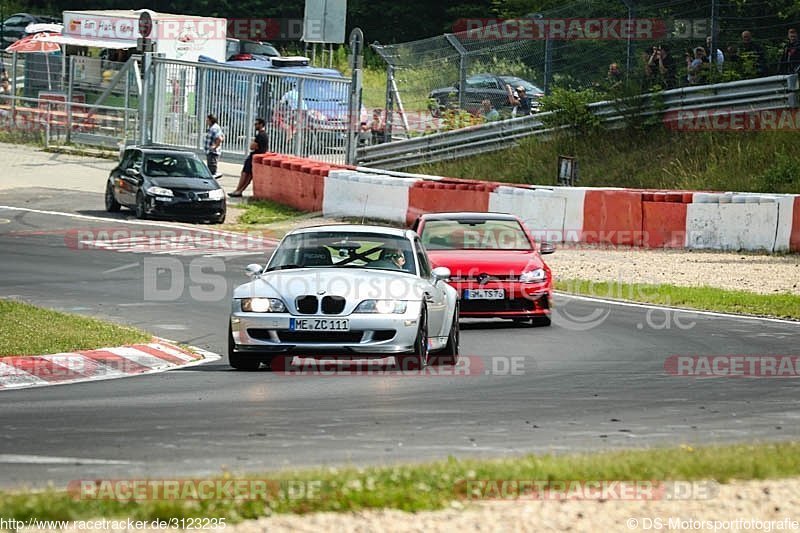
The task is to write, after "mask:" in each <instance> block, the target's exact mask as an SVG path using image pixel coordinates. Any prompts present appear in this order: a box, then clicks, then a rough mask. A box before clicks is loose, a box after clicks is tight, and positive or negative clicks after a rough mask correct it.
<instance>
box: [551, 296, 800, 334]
mask: <svg viewBox="0 0 800 533" xmlns="http://www.w3.org/2000/svg"><path fill="white" fill-rule="evenodd" d="M555 292H556V294H558V295H559V296H562V297H564V298H569V299H572V300H584V301H587V302H602V303H606V304H609V305H616V306H620V307H639V308H642V309H658V310H659V311H674V312H676V313H689V314H694V315H701V316H713V317H718V318H732V319H737V320H759V321H766V322H775V323H778V324H791V325H793V326H800V321H798V320H786V319H783V318H767V317H760V316H751V315H736V314H732V313H720V312H716V311H700V310H697V309H687V308H685V307H668V306H665V305H654V304H643V303H636V302H623V301H619V300H608V299H605V298H597V297H593V296H578V295H575V294H567V293H564V292H561V291H555Z"/></svg>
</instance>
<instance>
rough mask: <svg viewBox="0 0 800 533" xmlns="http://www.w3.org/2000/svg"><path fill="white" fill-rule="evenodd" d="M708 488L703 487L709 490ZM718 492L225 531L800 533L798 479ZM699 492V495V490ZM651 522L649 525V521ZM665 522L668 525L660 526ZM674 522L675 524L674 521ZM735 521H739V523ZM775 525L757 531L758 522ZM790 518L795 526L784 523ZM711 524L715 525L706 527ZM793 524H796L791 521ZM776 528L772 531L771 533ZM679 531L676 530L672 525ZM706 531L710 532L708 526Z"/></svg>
mask: <svg viewBox="0 0 800 533" xmlns="http://www.w3.org/2000/svg"><path fill="white" fill-rule="evenodd" d="M704 486H705V485H704ZM712 487H716V489H718V493H716V494H713V493H714V492H716V491H715V490H712V491H711V492H712V495H711V497H710V498H708V497H700V498H696V499H687V500H672V501H663V500H662V501H630V500H628V501H620V500H607V501H586V500H584V501H576V500H570V501H563V502H557V501H525V502H521V501H516V502H515V501H510V502H491V503H483V504H469V505H467V506H466V507H464V506H462V505H461V504H460V503H459V502H456V504H455V507H453V508H451V509H447V510H443V511H431V512H420V513H414V514H411V513H405V512H401V511H395V510H375V511H363V512H358V513H341V514H338V513H318V514H312V515H307V516H296V515H277V516H273V517H269V518H261V519H259V520H253V521H248V522H244V523H241V524H238V525H236V526H233V527H229V528H227V529H226V530H225V531H226V533H261V532H264V533H266V532H270V533H275V532H289V531H291V532H308V533H311V532H318V531H338V532H341V533H356V532H358V533H361V532H364V533H367V532H374V531H391V532H409V533H410V532H426V533H431V532H440V531H441V532H459V533H466V532H471V531H480V532H486V531H498V532H500V531H503V532H531V533H535V532H548V531H575V532H587V533H594V532H601V531H609V532H610V531H648V530H650V531H653V530H656V531H657V530H666V531H714V524H713V522H714V521H721V522H720V523H719V524H718V525H717V530H719V531H748V532H751V531H769V530H778V528H779V527H780V526H778V525H777V524H776V523H777V522H784V524H788V527H787V526H784V527H783V528H782V529H783V530H786V531H792V530H794V531H800V523H798V522H800V479H790V480H780V481H772V480H770V481H747V482H733V483H730V484H726V485H714V484H712ZM698 492H700V491H698ZM648 519H649V520H651V522H648ZM657 519H661V520H662V524H663V527H657V526H656V524H657V522H656V520H657ZM670 520H672V522H670ZM737 520H740V521H741V522H739V523H737ZM757 520H761V521H775V523H773V524H767V525H766V526H763V525H762V527H761V528H758V527H757V526H758V524H757V523H754V521H757ZM786 520H788V521H789V522H785V521H786ZM704 521H710V522H711V523H702V522H704ZM791 521H794V527H792V522H791ZM770 525H771V528H770V529H767V527H768V526H770ZM670 526H678V527H670ZM703 526H706V527H703Z"/></svg>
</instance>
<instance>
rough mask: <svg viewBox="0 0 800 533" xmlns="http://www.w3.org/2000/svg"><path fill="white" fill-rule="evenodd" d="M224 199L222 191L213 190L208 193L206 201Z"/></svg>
mask: <svg viewBox="0 0 800 533" xmlns="http://www.w3.org/2000/svg"><path fill="white" fill-rule="evenodd" d="M223 198H225V193H224V192H223V191H222V189H214V190H213V191H208V199H209V200H222V199H223Z"/></svg>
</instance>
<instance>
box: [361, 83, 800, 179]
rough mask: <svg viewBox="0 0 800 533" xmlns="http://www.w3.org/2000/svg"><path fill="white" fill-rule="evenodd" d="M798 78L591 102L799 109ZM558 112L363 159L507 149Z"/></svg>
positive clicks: (618, 112)
mask: <svg viewBox="0 0 800 533" xmlns="http://www.w3.org/2000/svg"><path fill="white" fill-rule="evenodd" d="M797 90H798V76H797V74H792V75H789V76H769V77H765V78H756V79H751V80H740V81H734V82H728V83H718V84H714V85H703V86H697V87H684V88H681V89H672V90H669V91H663V92H660V93H650V94H644V95H641V96H639V97H638V98H632V99H631V100H629V101H604V102H596V103H593V104H589V106H588V107H589V109H590V110H591V111H592V112H593V113H594V114H595V115H596V116H598V117H600V119H601V120H602V121H603V122H605V123H606V124H608V125H610V126H611V127H613V125H614V124H615V123H618V122H620V121H623V120H625V119H628V118H631V117H632V116H638V117H648V116H653V115H659V114H663V113H668V112H677V111H683V110H687V111H688V110H696V111H699V110H705V109H720V108H724V109H725V110H729V111H761V110H767V109H788V108H796V107H798V102H797ZM549 115H552V112H546V113H538V114H536V115H531V116H527V117H519V118H513V119H509V120H503V121H497V122H488V123H486V124H481V125H478V126H470V127H468V128H463V129H458V130H452V131H447V132H443V133H434V134H431V135H423V136H422V137H416V138H413V139H406V140H402V141H395V142H391V143H386V144H379V145H374V146H368V147H365V148H360V149H359V150H358V163H359V164H360V165H364V166H370V167H377V168H383V169H388V170H391V169H399V168H406V167H410V166H414V165H419V164H423V163H434V162H437V161H446V160H450V159H457V158H460V157H467V156H472V155H478V154H481V153H486V152H492V151H496V150H502V149H505V148H509V147H512V146H515V145H516V142H517V140H518V139H522V138H524V137H530V136H533V135H536V136H546V135H549V134H552V133H554V132H555V131H557V130H558V129H564V128H566V126H563V127H559V128H547V127H545V125H544V123H543V122H542V119H544V118H546V117H547V116H549Z"/></svg>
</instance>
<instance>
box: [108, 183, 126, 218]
mask: <svg viewBox="0 0 800 533" xmlns="http://www.w3.org/2000/svg"><path fill="white" fill-rule="evenodd" d="M120 207H122V206H121V205H119V202H117V199H116V198H114V187H113V186H112V185H111V182H108V183H106V211H108V212H109V213H116V212H117V211H119V208H120Z"/></svg>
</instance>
